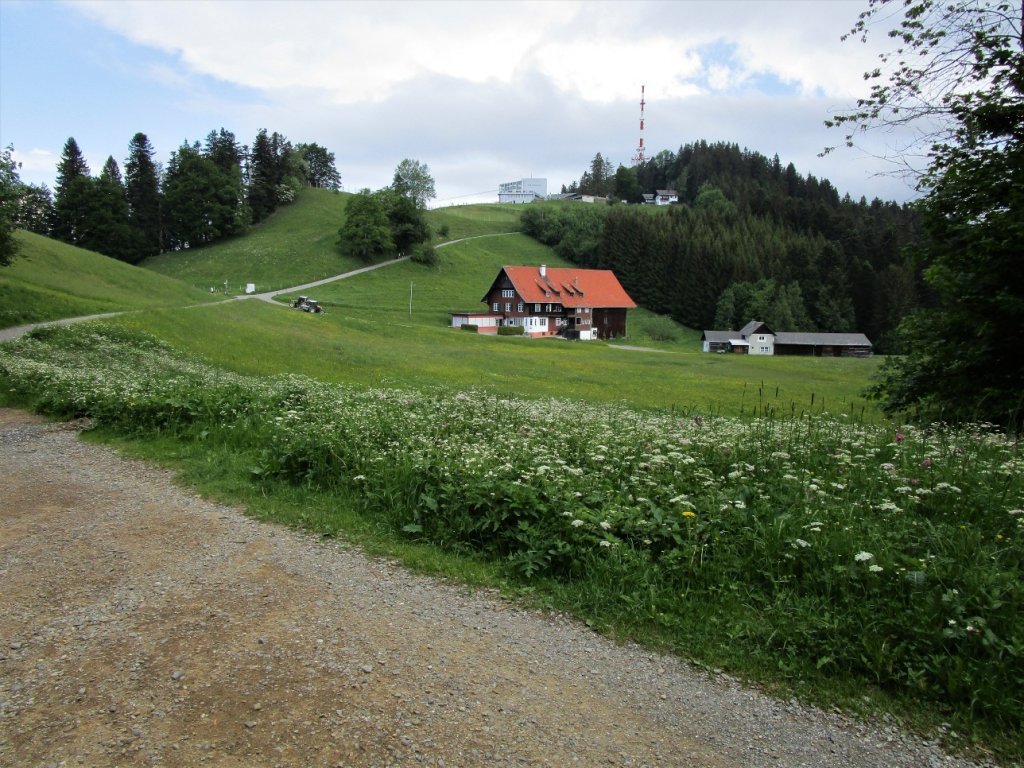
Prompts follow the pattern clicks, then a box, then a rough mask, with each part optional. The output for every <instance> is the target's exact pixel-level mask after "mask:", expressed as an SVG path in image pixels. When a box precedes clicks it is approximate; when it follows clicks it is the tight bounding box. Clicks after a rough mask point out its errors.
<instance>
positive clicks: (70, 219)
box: [52, 136, 89, 245]
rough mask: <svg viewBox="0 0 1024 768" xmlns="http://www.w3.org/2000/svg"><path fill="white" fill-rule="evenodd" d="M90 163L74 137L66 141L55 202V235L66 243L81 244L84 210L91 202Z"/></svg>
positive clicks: (59, 165)
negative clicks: (79, 239)
mask: <svg viewBox="0 0 1024 768" xmlns="http://www.w3.org/2000/svg"><path fill="white" fill-rule="evenodd" d="M88 180H89V165H88V163H86V162H85V157H84V156H83V155H82V150H81V149H79V148H78V142H76V141H75V139H74V137H73V136H72V137H70V138H68V140H67V141H66V142H65V143H64V151H63V153H62V154H61V159H60V162H59V163H58V164H57V187H56V190H55V191H54V201H53V227H52V229H53V235H54V237H56V238H57V239H59V240H63V241H64V242H67V243H71V244H73V245H74V244H77V238H78V235H79V230H80V229H81V226H82V217H83V209H84V208H85V207H86V205H87V202H86V201H87V198H88V191H89V185H88V184H85V183H83V181H88Z"/></svg>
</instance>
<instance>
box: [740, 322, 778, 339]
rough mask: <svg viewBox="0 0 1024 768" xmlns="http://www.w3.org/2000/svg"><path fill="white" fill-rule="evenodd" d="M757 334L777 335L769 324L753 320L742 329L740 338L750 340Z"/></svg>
mask: <svg viewBox="0 0 1024 768" xmlns="http://www.w3.org/2000/svg"><path fill="white" fill-rule="evenodd" d="M755 333H775V331H773V330H772V329H771V328H770V327H769V325H768V323H765V322H762V321H761V320H751V321H750V322H749V323H747V324H746V325H744V326H743V327H742V328H740V336H742V337H743V338H744V339H746V338H749V337H750V336H752V335H753V334H755Z"/></svg>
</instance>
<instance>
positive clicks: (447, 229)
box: [437, 224, 452, 240]
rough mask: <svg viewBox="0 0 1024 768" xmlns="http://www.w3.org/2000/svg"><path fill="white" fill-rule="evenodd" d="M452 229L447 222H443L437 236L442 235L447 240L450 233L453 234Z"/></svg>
mask: <svg viewBox="0 0 1024 768" xmlns="http://www.w3.org/2000/svg"><path fill="white" fill-rule="evenodd" d="M451 231H452V230H451V227H449V226H448V225H447V224H442V225H441V226H440V227H438V228H437V236H438V237H440V238H441V239H442V240H447V239H448V235H449V234H451Z"/></svg>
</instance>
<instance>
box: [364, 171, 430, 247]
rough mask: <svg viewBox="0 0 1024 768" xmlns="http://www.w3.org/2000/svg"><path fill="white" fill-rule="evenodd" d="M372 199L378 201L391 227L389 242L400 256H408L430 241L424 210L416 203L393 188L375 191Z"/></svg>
mask: <svg viewBox="0 0 1024 768" xmlns="http://www.w3.org/2000/svg"><path fill="white" fill-rule="evenodd" d="M374 197H375V198H376V199H377V200H379V201H380V203H381V205H382V206H383V208H384V212H385V214H386V215H387V219H388V224H389V225H390V227H391V241H392V242H393V243H394V248H395V250H396V251H397V252H398V253H400V254H409V253H412V252H413V251H414V250H416V248H417V246H419V245H420V244H421V243H425V242H426V241H427V240H429V239H430V227H429V226H428V225H427V220H426V217H425V215H424V210H423V208H421V207H420V206H419V205H417V203H416V201H415V200H414V199H413V198H412V197H409V196H407V195H405V194H402V193H401V192H399V191H398V190H397V189H396V188H394V187H385V188H384V189H380V190H377V192H375V193H374Z"/></svg>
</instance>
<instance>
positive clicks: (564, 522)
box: [0, 307, 1024, 755]
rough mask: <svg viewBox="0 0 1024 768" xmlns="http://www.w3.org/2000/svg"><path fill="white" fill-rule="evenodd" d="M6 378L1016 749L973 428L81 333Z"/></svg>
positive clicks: (736, 652)
mask: <svg viewBox="0 0 1024 768" xmlns="http://www.w3.org/2000/svg"><path fill="white" fill-rule="evenodd" d="M266 309H267V311H270V308H269V307H268V308H266ZM279 312H283V310H279ZM284 316H287V317H294V316H295V315H294V314H293V313H284V315H282V317H284ZM456 336H458V337H460V338H462V339H463V340H464V341H466V342H474V341H486V340H484V339H476V338H474V337H470V336H463V335H462V334H456ZM512 346H513V347H520V346H525V345H512ZM559 346H561V347H563V348H565V347H571V348H579V347H580V346H581V345H559ZM620 354H621V353H620ZM0 380H2V382H3V390H4V391H6V392H13V396H15V397H18V398H21V399H24V400H27V401H30V402H31V403H32V404H33V405H34V407H36V408H37V409H39V410H41V411H43V412H46V413H49V414H53V415H57V416H62V417H70V416H90V417H92V418H93V419H95V421H96V423H97V425H98V426H99V427H100V428H101V429H106V430H108V431H111V432H114V433H118V434H126V435H151V434H153V433H155V432H158V433H161V434H165V435H175V436H177V437H178V438H179V439H180V440H182V441H183V442H185V443H192V442H196V441H200V440H201V441H203V442H204V443H207V444H213V445H216V444H222V445H225V446H230V448H231V450H232V452H234V453H235V454H244V455H245V456H246V457H247V458H248V466H249V468H250V479H251V482H252V483H254V484H255V485H256V486H257V487H258V488H259V489H261V490H262V491H263V492H264V493H267V494H274V493H276V492H277V489H278V488H281V487H287V486H289V485H293V486H299V487H305V488H310V489H319V490H321V491H324V492H328V493H334V492H337V493H339V494H342V495H343V496H344V497H345V498H346V499H347V500H348V503H349V504H353V505H357V507H358V509H360V510H361V511H362V512H363V513H364V514H365V515H366V518H367V519H372V520H374V521H376V523H377V524H378V525H383V526H387V527H388V528H389V529H390V530H391V531H392V532H393V534H394V535H395V536H396V537H406V538H413V539H416V540H419V541H424V542H429V543H432V544H433V545H435V546H437V547H439V548H441V549H444V550H448V551H454V552H462V553H467V554H469V553H471V554H472V555H473V556H475V557H477V558H486V559H488V560H490V561H492V562H494V563H495V564H499V565H503V566H504V571H505V573H507V575H508V578H510V579H517V580H519V581H520V582H521V583H524V584H535V585H537V586H538V587H539V588H543V586H544V584H545V583H551V584H555V583H561V584H564V585H567V586H568V585H577V588H579V589H581V590H584V589H585V590H595V595H597V596H599V597H600V598H601V599H600V602H601V603H603V604H604V605H605V608H604V609H603V610H602V611H601V614H600V615H601V616H604V617H609V616H613V617H614V618H615V621H616V622H621V624H620V627H621V631H623V632H626V633H631V632H633V631H636V628H641V627H646V628H648V630H647V631H648V632H650V633H652V634H653V635H654V636H656V637H658V638H659V639H660V640H661V642H663V643H667V644H668V645H670V646H671V647H673V648H677V649H679V650H680V651H682V652H684V653H689V654H695V655H697V656H698V658H700V659H702V660H703V661H704V662H705V663H708V664H715V665H717V664H719V663H720V662H721V661H722V660H727V666H728V667H729V668H735V669H736V670H738V671H742V672H744V673H749V674H753V675H755V676H757V677H760V678H762V679H764V678H769V679H776V680H781V682H782V684H784V685H787V684H788V685H794V686H798V685H803V684H805V683H806V681H808V680H817V681H820V682H822V683H825V681H832V682H833V683H834V684H840V685H847V686H849V687H850V688H860V689H861V690H863V689H864V687H865V686H871V687H873V688H875V689H880V690H883V691H888V692H892V693H893V694H896V695H902V696H906V697H907V698H908V699H910V698H913V699H914V700H915V706H917V707H918V708H922V707H923V708H931V709H932V710H933V711H934V712H936V714H937V715H938V714H939V713H941V716H942V718H943V719H946V720H947V721H952V722H953V723H954V725H955V727H956V728H957V729H958V730H960V729H961V728H965V729H967V730H968V731H973V732H975V733H980V734H982V735H987V736H990V737H998V738H1000V739H1001V741H1000V742H999V745H1000V747H1001V748H1002V749H1004V750H1006V751H1007V754H1017V755H1019V754H1020V753H1021V749H1022V745H1021V743H1020V729H1019V725H1020V723H1021V719H1022V716H1024V709H1022V707H1024V703H1022V701H1021V699H1020V695H1019V692H1020V690H1021V689H1022V687H1024V645H1022V641H1021V637H1022V633H1021V630H1022V624H1021V622H1022V616H1021V614H1020V610H1019V607H1020V605H1022V604H1024V579H1022V578H1021V577H1022V576H1024V574H1022V573H1021V569H1022V567H1024V557H1022V555H1024V550H1022V546H1024V510H1022V507H1024V472H1022V471H1021V470H1022V469H1024V467H1022V466H1021V456H1020V453H1019V447H1018V446H1017V445H1016V444H1015V442H1014V441H1013V440H1010V439H1007V438H1006V437H1005V436H1002V435H1000V434H998V433H994V432H992V431H989V430H987V429H985V428H979V427H967V428H963V429H945V428H941V429H933V430H928V431H924V430H916V429H912V428H904V429H902V430H901V431H899V432H896V431H894V430H893V429H892V428H891V427H889V426H887V425H879V426H869V425H864V424H858V423H853V422H851V420H849V419H845V418H841V417H840V418H833V417H827V416H819V417H815V418H793V419H779V418H777V417H775V416H771V415H767V416H764V417H761V418H754V419H742V420H738V419H725V418H717V417H710V416H708V415H697V414H695V413H691V414H688V415H686V416H684V417H680V414H678V413H652V412H643V411H638V410H634V409H631V408H629V407H625V406H621V405H619V406H593V405H588V404H585V403H582V402H572V401H568V400H550V399H543V400H527V399H523V398H516V397H509V396H494V395H489V394H487V393H485V392H481V391H469V392H467V391H464V390H457V391H454V392H452V391H450V390H447V389H437V390H433V391H422V390H421V391H412V390H400V389H394V388H363V387H343V386H331V385H326V384H323V383H320V382H316V381H313V380H310V379H307V378H303V377H299V376H295V375H287V376H282V377H279V378H276V379H264V378H259V379H257V378H247V377H243V376H238V375H234V374H229V373H225V372H224V371H221V370H217V369H215V368H212V367H210V366H209V365H208V364H204V363H199V362H197V361H196V360H195V359H192V358H189V357H186V356H183V355H180V354H177V353H175V352H174V351H173V350H172V349H171V348H170V347H168V346H167V345H166V344H164V343H162V342H160V341H158V340H156V339H154V338H152V337H145V336H141V337H140V336H136V335H134V334H130V333H125V332H124V331H123V330H118V329H113V330H104V329H101V328H98V327H95V326H93V327H77V328H73V329H54V330H50V331H47V332H46V333H44V334H36V335H35V336H34V337H30V338H28V339H25V340H23V341H21V342H19V344H18V348H17V351H16V352H15V351H14V350H13V349H12V348H11V347H10V345H4V346H0ZM318 506H319V505H318ZM307 524H310V525H316V526H321V525H324V526H329V525H330V523H329V522H327V520H326V519H325V518H324V519H321V518H318V519H317V521H316V522H314V521H312V520H310V521H308V522H307ZM1007 734H1015V736H1009V737H1008V736H1007Z"/></svg>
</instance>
